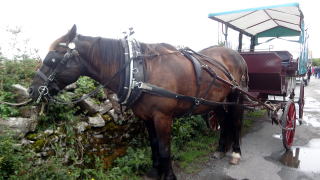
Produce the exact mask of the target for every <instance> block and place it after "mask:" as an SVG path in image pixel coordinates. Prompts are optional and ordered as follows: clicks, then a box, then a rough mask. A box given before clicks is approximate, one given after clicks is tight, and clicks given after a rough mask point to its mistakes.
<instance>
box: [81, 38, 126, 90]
mask: <svg viewBox="0 0 320 180" xmlns="http://www.w3.org/2000/svg"><path fill="white" fill-rule="evenodd" d="M119 45H120V42H119V40H113V39H95V38H92V40H91V45H90V46H88V47H87V48H89V49H87V51H86V55H85V56H86V57H87V59H88V61H89V65H88V68H87V72H88V74H87V76H89V77H91V78H93V79H94V80H96V81H98V82H99V83H100V84H102V85H106V87H107V88H108V89H110V90H112V91H113V92H117V91H118V89H119V86H120V80H121V79H120V78H121V77H120V75H121V74H119V73H118V75H116V74H117V72H118V71H119V70H120V68H121V64H123V59H122V58H124V52H123V51H122V47H121V46H119Z"/></svg>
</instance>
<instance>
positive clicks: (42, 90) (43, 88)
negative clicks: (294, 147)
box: [36, 86, 49, 103]
mask: <svg viewBox="0 0 320 180" xmlns="http://www.w3.org/2000/svg"><path fill="white" fill-rule="evenodd" d="M38 92H39V97H38V99H37V101H36V102H37V103H39V102H40V101H41V99H42V97H43V96H45V95H47V94H48V93H49V89H48V87H47V86H40V87H39V88H38Z"/></svg>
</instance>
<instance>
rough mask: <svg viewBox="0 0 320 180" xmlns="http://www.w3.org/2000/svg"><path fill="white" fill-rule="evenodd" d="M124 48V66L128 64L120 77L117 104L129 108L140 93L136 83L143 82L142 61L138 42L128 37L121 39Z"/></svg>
mask: <svg viewBox="0 0 320 180" xmlns="http://www.w3.org/2000/svg"><path fill="white" fill-rule="evenodd" d="M121 43H122V46H123V48H124V56H125V58H124V64H129V65H128V66H127V67H126V69H125V70H124V73H123V75H122V80H121V82H120V86H119V90H118V93H117V96H118V102H119V103H120V104H121V105H126V106H130V105H132V104H133V103H134V102H135V101H136V100H137V99H138V97H139V96H140V94H141V91H140V89H139V88H137V86H138V85H137V84H138V82H144V79H145V78H144V66H143V64H144V63H143V61H144V59H143V58H141V57H142V56H141V48H140V44H139V42H138V41H136V40H135V39H134V38H132V37H131V36H130V35H128V36H126V37H125V38H124V39H121Z"/></svg>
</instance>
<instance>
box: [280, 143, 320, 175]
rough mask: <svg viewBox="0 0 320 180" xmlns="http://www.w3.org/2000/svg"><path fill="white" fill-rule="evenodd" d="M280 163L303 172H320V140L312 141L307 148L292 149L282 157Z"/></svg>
mask: <svg viewBox="0 0 320 180" xmlns="http://www.w3.org/2000/svg"><path fill="white" fill-rule="evenodd" d="M280 162H281V163H282V164H284V165H286V166H288V167H292V168H298V169H300V170H302V171H307V172H313V173H319V172H320V139H312V140H311V141H310V142H309V143H308V144H307V145H306V146H301V147H292V150H290V151H286V152H285V153H284V154H283V155H282V156H281V157H280Z"/></svg>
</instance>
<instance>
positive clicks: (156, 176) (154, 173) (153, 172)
mask: <svg viewBox="0 0 320 180" xmlns="http://www.w3.org/2000/svg"><path fill="white" fill-rule="evenodd" d="M146 176H147V177H148V178H152V179H159V178H160V176H159V173H158V170H157V169H156V168H151V169H150V170H149V171H148V172H147V173H146Z"/></svg>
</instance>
